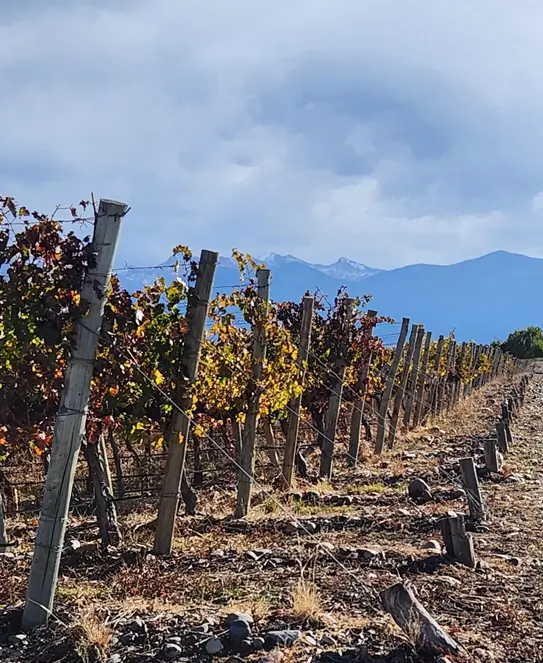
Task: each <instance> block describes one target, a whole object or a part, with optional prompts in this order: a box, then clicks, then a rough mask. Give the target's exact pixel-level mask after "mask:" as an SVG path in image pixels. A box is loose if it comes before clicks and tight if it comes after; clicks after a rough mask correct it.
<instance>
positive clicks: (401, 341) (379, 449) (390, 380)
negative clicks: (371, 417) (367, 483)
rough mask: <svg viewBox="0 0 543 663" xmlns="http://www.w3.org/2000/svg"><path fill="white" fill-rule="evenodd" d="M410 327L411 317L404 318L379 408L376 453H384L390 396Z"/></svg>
mask: <svg viewBox="0 0 543 663" xmlns="http://www.w3.org/2000/svg"><path fill="white" fill-rule="evenodd" d="M408 329H409V318H404V319H403V320H402V327H401V330H400V336H399V338H398V342H397V344H396V349H395V350H394V355H393V357H392V363H391V365H390V370H389V372H388V375H387V381H386V387H385V393H384V394H383V400H382V401H381V407H380V408H379V415H378V418H377V438H376V440H375V453H376V454H381V453H383V449H384V446H385V426H386V422H387V416H388V404H389V402H390V397H391V396H392V390H393V388H394V382H395V380H396V373H397V372H398V366H399V364H400V359H401V358H402V352H403V346H404V345H405V339H406V337H407V330H408Z"/></svg>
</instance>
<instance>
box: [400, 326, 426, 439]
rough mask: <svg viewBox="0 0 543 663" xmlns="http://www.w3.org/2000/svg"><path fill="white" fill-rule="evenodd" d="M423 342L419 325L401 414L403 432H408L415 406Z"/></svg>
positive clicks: (421, 329) (422, 332) (422, 328)
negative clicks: (409, 381) (408, 385)
mask: <svg viewBox="0 0 543 663" xmlns="http://www.w3.org/2000/svg"><path fill="white" fill-rule="evenodd" d="M423 340H424V327H423V326H422V325H420V326H419V328H418V331H417V338H416V340H415V351H414V353H413V370H412V371H411V386H410V388H409V390H408V394H407V403H406V405H405V410H404V413H403V425H404V428H405V430H409V424H410V423H411V415H412V413H413V405H414V404H415V398H416V394H417V384H418V379H419V364H420V355H421V351H422V341H423Z"/></svg>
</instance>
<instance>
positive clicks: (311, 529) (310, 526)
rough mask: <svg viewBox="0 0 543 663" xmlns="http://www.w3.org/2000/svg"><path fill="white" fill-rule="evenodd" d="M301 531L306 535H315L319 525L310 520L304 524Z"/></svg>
mask: <svg viewBox="0 0 543 663" xmlns="http://www.w3.org/2000/svg"><path fill="white" fill-rule="evenodd" d="M300 529H301V530H302V532H305V533H306V534H308V533H309V534H315V532H316V531H317V525H316V524H315V523H313V522H311V521H310V520H306V521H305V522H304V523H302V527H301V528H300Z"/></svg>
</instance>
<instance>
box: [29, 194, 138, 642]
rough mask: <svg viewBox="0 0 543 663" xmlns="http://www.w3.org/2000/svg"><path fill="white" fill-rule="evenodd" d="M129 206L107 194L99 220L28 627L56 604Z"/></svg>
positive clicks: (57, 435)
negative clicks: (92, 385) (95, 370)
mask: <svg viewBox="0 0 543 663" xmlns="http://www.w3.org/2000/svg"><path fill="white" fill-rule="evenodd" d="M127 210H128V208H127V206H126V205H125V204H124V203H118V202H115V201H112V200H101V201H100V205H99V209H98V214H97V215H96V219H95V223H94V235H93V241H92V252H93V254H94V256H95V263H94V265H93V266H92V267H91V268H90V269H89V272H88V274H87V276H86V278H85V282H84V284H83V288H82V290H81V301H82V302H85V304H86V314H85V315H83V317H82V318H81V320H80V321H79V323H78V325H77V332H76V341H75V346H74V349H73V353H72V357H71V359H70V361H69V362H68V367H67V369H66V375H65V381H64V389H63V391H62V396H61V401H60V409H59V412H58V415H57V419H56V422H55V431H54V436H53V443H52V447H51V462H50V466H49V472H48V473H47V479H46V483H45V490H44V495H43V502H42V508H41V514H40V520H39V527H38V533H37V536H36V542H35V546H34V556H33V558H32V567H31V571H30V578H29V583H28V593H27V600H26V604H25V607H24V613H23V619H22V628H23V630H25V631H28V630H30V629H33V628H35V627H36V626H40V625H42V624H45V623H46V622H47V620H48V618H49V615H50V614H51V610H52V608H53V601H54V596H55V590H56V586H57V580H58V569H59V565H60V556H61V552H62V547H63V544H64V536H65V533H66V521H67V519H68V510H69V505H70V496H71V494H72V487H73V483H74V475H75V468H76V465H77V457H78V455H79V449H80V447H81V438H82V436H83V433H84V430H85V423H86V420H87V407H88V401H89V392H90V383H91V378H92V372H93V368H94V359H95V356H96V348H97V345H98V339H99V335H100V331H101V327H102V317H103V313H104V306H105V302H106V293H107V288H108V284H109V279H110V274H111V269H112V267H113V260H114V257H115V250H116V248H117V242H118V239H119V232H120V229H121V220H122V218H123V216H124V215H125V214H126V212H127Z"/></svg>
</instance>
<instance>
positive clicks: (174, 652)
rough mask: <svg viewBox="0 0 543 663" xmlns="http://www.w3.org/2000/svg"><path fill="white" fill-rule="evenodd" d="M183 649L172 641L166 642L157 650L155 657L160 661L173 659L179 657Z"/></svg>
mask: <svg viewBox="0 0 543 663" xmlns="http://www.w3.org/2000/svg"><path fill="white" fill-rule="evenodd" d="M182 653H183V650H182V649H181V647H180V646H179V645H176V644H175V643H173V642H169V643H166V644H165V645H164V647H163V648H162V649H161V650H160V651H159V652H158V654H157V658H158V659H160V660H161V661H175V659H176V658H179V656H181V654H182Z"/></svg>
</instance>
